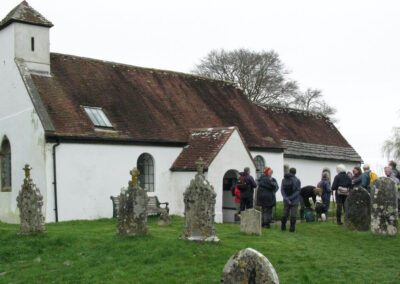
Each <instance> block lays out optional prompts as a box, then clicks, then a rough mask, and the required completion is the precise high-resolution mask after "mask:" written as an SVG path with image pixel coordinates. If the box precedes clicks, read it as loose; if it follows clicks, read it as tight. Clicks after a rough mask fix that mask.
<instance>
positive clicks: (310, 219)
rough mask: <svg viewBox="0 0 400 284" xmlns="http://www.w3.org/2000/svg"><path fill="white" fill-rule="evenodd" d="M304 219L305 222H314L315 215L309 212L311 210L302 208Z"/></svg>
mask: <svg viewBox="0 0 400 284" xmlns="http://www.w3.org/2000/svg"><path fill="white" fill-rule="evenodd" d="M304 219H306V222H314V221H315V214H314V212H313V211H312V210H311V208H304Z"/></svg>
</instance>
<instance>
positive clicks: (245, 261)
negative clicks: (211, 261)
mask: <svg viewBox="0 0 400 284" xmlns="http://www.w3.org/2000/svg"><path fill="white" fill-rule="evenodd" d="M221 283H227V284H242V283H248V284H265V283H271V284H278V283H279V279H278V275H277V274H276V271H275V268H274V267H273V266H272V264H271V263H270V262H269V260H268V259H267V258H266V257H265V256H264V255H263V254H261V253H260V252H258V251H256V250H254V249H252V248H247V249H244V250H241V251H239V252H238V253H237V254H235V255H233V256H232V257H231V258H230V259H229V260H228V262H227V263H226V264H225V266H224V269H223V271H222V275H221Z"/></svg>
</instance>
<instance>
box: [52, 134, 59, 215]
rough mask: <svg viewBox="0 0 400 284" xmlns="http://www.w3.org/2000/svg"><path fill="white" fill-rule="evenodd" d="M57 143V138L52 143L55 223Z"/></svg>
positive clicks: (56, 211)
mask: <svg viewBox="0 0 400 284" xmlns="http://www.w3.org/2000/svg"><path fill="white" fill-rule="evenodd" d="M59 145H60V140H58V139H57V143H56V144H54V145H53V185H54V212H55V214H56V223H58V206H57V166H56V147H57V146H59Z"/></svg>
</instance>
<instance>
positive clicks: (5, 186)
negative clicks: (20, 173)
mask: <svg viewBox="0 0 400 284" xmlns="http://www.w3.org/2000/svg"><path fill="white" fill-rule="evenodd" d="M0 175H1V191H11V146H10V142H9V141H8V139H7V138H4V139H3V142H2V143H1V149H0Z"/></svg>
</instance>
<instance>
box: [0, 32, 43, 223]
mask: <svg viewBox="0 0 400 284" xmlns="http://www.w3.org/2000/svg"><path fill="white" fill-rule="evenodd" d="M14 27H15V26H14V25H9V26H8V27H6V28H5V29H3V30H1V31H0V143H1V141H2V140H3V137H4V136H7V138H8V139H9V141H10V145H11V167H12V173H11V175H12V182H11V183H12V191H11V192H0V221H2V222H7V223H19V211H18V208H17V202H16V197H17V195H18V192H19V190H20V188H21V185H22V183H23V179H24V172H23V170H22V168H23V167H24V165H25V164H26V163H28V164H30V165H31V166H32V167H33V170H32V172H31V176H32V179H33V181H34V182H35V183H36V185H37V186H38V187H39V189H40V191H41V193H42V195H43V198H44V200H45V201H46V199H47V192H46V182H45V181H46V172H45V155H46V153H45V141H44V130H43V127H42V125H41V122H40V120H39V118H38V115H37V113H36V112H35V110H34V107H33V104H32V102H31V99H30V97H29V94H28V93H27V91H26V89H25V85H24V83H23V81H22V78H21V75H20V73H19V71H18V68H17V66H16V64H15V61H14V52H13V47H14V41H13V37H14ZM43 210H44V214H46V208H45V207H44V208H43Z"/></svg>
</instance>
